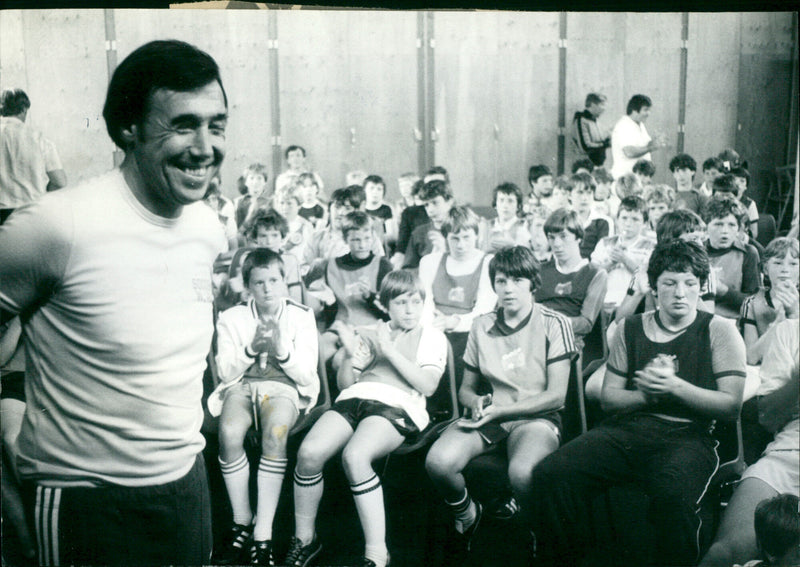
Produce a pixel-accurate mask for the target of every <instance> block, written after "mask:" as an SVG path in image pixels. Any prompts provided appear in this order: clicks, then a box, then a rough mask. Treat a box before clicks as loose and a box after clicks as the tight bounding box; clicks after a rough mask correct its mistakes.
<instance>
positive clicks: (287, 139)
mask: <svg viewBox="0 0 800 567" xmlns="http://www.w3.org/2000/svg"><path fill="white" fill-rule="evenodd" d="M278 34H279V41H280V47H279V51H278V57H279V61H280V65H279V77H280V106H281V138H282V142H283V145H284V147H286V146H288V145H291V144H299V145H301V146H303V147H305V148H306V150H307V151H308V157H309V160H310V163H311V165H312V166H313V167H314V169H316V170H318V171H319V173H320V174H321V175H322V178H323V181H324V182H325V185H326V190H325V192H326V193H327V194H330V192H331V191H332V190H333V189H336V188H337V187H341V186H343V185H344V182H345V175H346V173H347V172H348V171H352V170H355V169H361V170H364V171H366V172H367V173H375V174H378V175H381V176H382V177H383V178H384V180H385V181H386V183H387V188H388V189H389V196H390V197H391V198H395V197H397V196H398V193H397V191H396V179H397V177H398V176H399V175H400V174H402V173H405V172H407V171H416V170H417V141H416V139H415V137H414V129H415V127H416V125H417V91H416V82H417V44H416V37H417V17H416V14H415V13H412V12H406V13H390V12H336V11H332V12H305V11H281V12H279V13H278Z"/></svg>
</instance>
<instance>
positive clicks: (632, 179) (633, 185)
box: [608, 173, 644, 216]
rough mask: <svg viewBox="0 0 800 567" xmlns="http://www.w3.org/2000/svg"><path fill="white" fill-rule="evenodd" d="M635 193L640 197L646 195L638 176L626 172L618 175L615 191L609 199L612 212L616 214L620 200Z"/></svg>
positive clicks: (615, 181)
mask: <svg viewBox="0 0 800 567" xmlns="http://www.w3.org/2000/svg"><path fill="white" fill-rule="evenodd" d="M634 195H636V196H639V197H641V196H642V195H644V187H643V186H642V184H641V183H639V180H638V179H637V178H636V176H635V175H634V174H633V173H626V174H625V175H621V176H619V177H617V178H616V179H615V180H614V186H613V191H612V193H611V197H609V200H608V202H609V208H610V210H611V213H612V214H613V215H614V216H616V214H617V209H618V208H619V203H620V201H621V200H622V199H624V198H625V197H632V196H634Z"/></svg>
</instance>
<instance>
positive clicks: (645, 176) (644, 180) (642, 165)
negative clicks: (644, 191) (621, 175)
mask: <svg viewBox="0 0 800 567" xmlns="http://www.w3.org/2000/svg"><path fill="white" fill-rule="evenodd" d="M631 173H633V175H634V176H635V177H636V181H638V182H639V185H641V186H642V187H647V186H648V185H652V183H653V178H654V177H655V176H656V164H654V163H653V162H652V161H650V160H649V159H644V158H641V159H638V160H636V163H634V164H633V169H631Z"/></svg>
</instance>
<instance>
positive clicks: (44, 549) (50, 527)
mask: <svg viewBox="0 0 800 567" xmlns="http://www.w3.org/2000/svg"><path fill="white" fill-rule="evenodd" d="M60 505H61V489H60V488H49V487H44V486H37V487H36V506H35V509H34V520H35V522H36V543H37V545H38V547H39V565H42V566H44V565H53V566H58V565H60V564H61V558H60V557H59V550H58V514H59V507H60Z"/></svg>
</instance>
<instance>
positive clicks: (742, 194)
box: [731, 166, 758, 239]
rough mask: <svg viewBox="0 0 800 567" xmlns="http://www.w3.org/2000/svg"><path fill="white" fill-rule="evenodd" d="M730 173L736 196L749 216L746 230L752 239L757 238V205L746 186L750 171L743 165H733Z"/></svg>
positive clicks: (748, 183) (748, 181) (748, 182)
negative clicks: (748, 193)
mask: <svg viewBox="0 0 800 567" xmlns="http://www.w3.org/2000/svg"><path fill="white" fill-rule="evenodd" d="M731 175H732V176H733V179H734V181H735V183H736V198H737V199H739V202H740V203H741V204H742V205H743V206H744V208H745V209H746V210H747V217H748V218H749V222H748V226H747V232H748V233H749V234H750V236H752V237H753V238H754V239H755V238H758V206H756V202H755V201H754V200H753V199H751V198H750V197H749V196H748V195H747V194H746V192H747V188H748V186H749V185H750V172H749V171H747V169H745V168H744V167H741V166H740V167H734V168H733V169H732V170H731Z"/></svg>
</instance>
